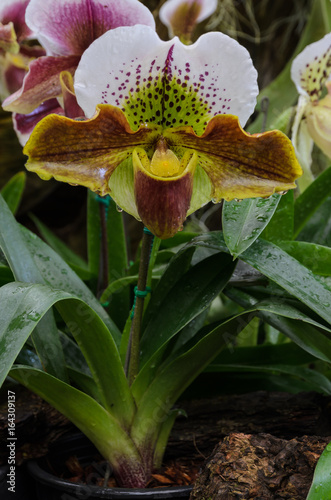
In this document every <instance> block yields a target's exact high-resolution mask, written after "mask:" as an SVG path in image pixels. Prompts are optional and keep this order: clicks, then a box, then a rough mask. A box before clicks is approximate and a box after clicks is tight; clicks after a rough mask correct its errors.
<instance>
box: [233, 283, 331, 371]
mask: <svg viewBox="0 0 331 500" xmlns="http://www.w3.org/2000/svg"><path fill="white" fill-rule="evenodd" d="M226 293H227V295H228V296H229V297H230V298H232V300H234V301H236V302H238V303H239V304H240V305H241V306H242V307H244V308H249V307H255V306H256V305H257V304H258V303H259V301H258V300H257V299H256V298H255V297H253V296H252V295H249V294H248V293H247V291H243V290H238V289H235V288H231V289H227V291H226ZM265 303H266V301H264V304H265ZM278 303H279V301H278ZM275 304H276V301H275V299H274V298H272V300H270V307H273V306H274V305H275ZM281 311H282V312H284V313H285V314H283V315H280V314H277V313H276V312H275V311H271V312H270V311H269V312H267V311H266V310H263V311H260V312H259V317H260V318H261V319H263V320H264V321H266V322H267V323H268V324H270V325H272V326H273V327H274V328H276V329H277V330H278V331H280V332H282V333H283V334H284V335H286V336H287V337H288V338H290V339H291V340H292V341H293V342H295V343H296V344H297V345H298V346H299V347H301V348H302V349H304V350H305V351H306V352H308V353H309V354H311V355H312V356H314V357H316V358H318V359H321V360H323V361H326V362H328V363H330V362H331V342H330V329H329V328H327V327H326V326H325V325H323V324H320V323H318V322H317V321H314V320H313V319H311V318H309V317H308V316H307V315H306V314H304V313H302V312H299V311H298V310H296V309H294V308H293V307H292V306H290V305H289V304H288V303H287V302H285V300H284V301H283V302H282V304H281ZM303 323H304V324H305V326H304V328H303V327H302V324H303ZM323 332H324V333H323Z"/></svg>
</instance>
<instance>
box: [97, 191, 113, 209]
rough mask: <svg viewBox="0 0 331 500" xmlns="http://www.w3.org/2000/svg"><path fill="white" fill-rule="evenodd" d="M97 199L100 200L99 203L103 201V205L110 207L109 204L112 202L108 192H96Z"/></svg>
mask: <svg viewBox="0 0 331 500" xmlns="http://www.w3.org/2000/svg"><path fill="white" fill-rule="evenodd" d="M95 199H96V201H98V202H99V203H102V204H103V205H105V206H106V207H109V204H110V200H111V198H110V196H109V195H108V194H107V195H106V196H100V195H99V194H96V195H95Z"/></svg>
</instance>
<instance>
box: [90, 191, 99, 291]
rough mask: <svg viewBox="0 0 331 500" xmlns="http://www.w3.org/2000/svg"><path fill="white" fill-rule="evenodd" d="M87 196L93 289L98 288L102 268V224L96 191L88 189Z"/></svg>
mask: <svg viewBox="0 0 331 500" xmlns="http://www.w3.org/2000/svg"><path fill="white" fill-rule="evenodd" d="M87 193H88V196H87V255H88V267H89V270H90V272H91V274H92V276H93V279H92V280H91V287H92V289H95V290H96V286H97V279H98V275H99V268H100V245H101V225H100V215H99V203H98V201H97V200H96V196H95V193H92V191H90V190H88V192H87Z"/></svg>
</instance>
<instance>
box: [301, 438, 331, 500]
mask: <svg viewBox="0 0 331 500" xmlns="http://www.w3.org/2000/svg"><path fill="white" fill-rule="evenodd" d="M330 470H331V443H329V444H328V445H327V446H326V447H325V449H324V451H323V453H322V455H321V456H320V458H319V460H318V462H317V465H316V468H315V472H314V477H313V482H312V485H311V487H310V490H309V492H308V496H307V499H306V500H330V492H331V474H330Z"/></svg>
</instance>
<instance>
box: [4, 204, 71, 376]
mask: <svg viewBox="0 0 331 500" xmlns="http://www.w3.org/2000/svg"><path fill="white" fill-rule="evenodd" d="M0 213H1V216H0V247H1V248H2V251H3V253H4V254H5V257H6V259H7V261H8V264H9V266H10V268H11V270H12V272H13V274H14V276H15V278H16V279H17V280H18V281H23V282H27V283H44V279H43V276H42V275H41V273H40V271H39V269H38V267H37V266H36V264H35V261H34V256H33V254H31V253H30V251H29V249H28V248H27V245H26V241H25V239H24V237H23V234H22V232H21V228H20V226H19V224H18V223H17V222H16V220H15V218H14V216H13V214H12V213H11V211H10V210H9V208H8V206H7V204H6V203H5V201H4V199H3V198H2V196H1V195H0ZM32 340H33V342H34V345H35V348H36V351H37V352H38V355H39V357H40V361H41V362H42V364H43V366H44V368H45V370H47V371H48V372H49V373H51V374H54V375H56V376H57V377H59V378H60V379H62V380H67V374H66V369H65V362H64V356H63V351H62V346H61V342H60V339H59V336H58V331H57V327H56V324H55V320H54V317H53V313H52V311H49V312H48V313H47V314H46V315H44V317H43V320H42V322H41V323H40V324H39V325H38V326H37V328H35V329H34V331H33V336H32Z"/></svg>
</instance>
